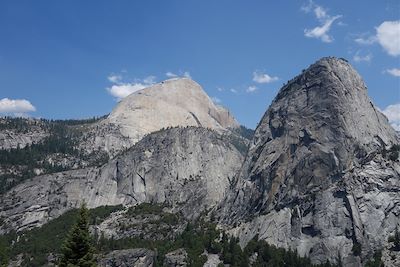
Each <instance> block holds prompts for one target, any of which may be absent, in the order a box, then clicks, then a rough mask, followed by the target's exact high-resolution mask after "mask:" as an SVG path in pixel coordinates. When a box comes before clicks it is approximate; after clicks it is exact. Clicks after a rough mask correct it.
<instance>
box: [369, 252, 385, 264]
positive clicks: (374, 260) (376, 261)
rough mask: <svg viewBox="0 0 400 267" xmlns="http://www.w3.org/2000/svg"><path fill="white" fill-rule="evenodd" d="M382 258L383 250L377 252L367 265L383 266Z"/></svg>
mask: <svg viewBox="0 0 400 267" xmlns="http://www.w3.org/2000/svg"><path fill="white" fill-rule="evenodd" d="M381 258H382V252H381V251H377V252H375V253H374V257H373V258H372V259H370V260H369V261H367V262H366V263H365V267H383V263H382V261H381Z"/></svg>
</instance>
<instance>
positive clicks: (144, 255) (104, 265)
mask: <svg viewBox="0 0 400 267" xmlns="http://www.w3.org/2000/svg"><path fill="white" fill-rule="evenodd" d="M155 256H156V253H155V252H154V251H151V250H148V249H143V248H139V249H125V250H114V251H112V252H110V253H108V254H107V255H104V256H103V257H102V258H101V259H100V260H99V262H98V266H101V267H114V266H121V267H128V266H129V267H131V266H133V267H151V266H153V265H154V258H155Z"/></svg>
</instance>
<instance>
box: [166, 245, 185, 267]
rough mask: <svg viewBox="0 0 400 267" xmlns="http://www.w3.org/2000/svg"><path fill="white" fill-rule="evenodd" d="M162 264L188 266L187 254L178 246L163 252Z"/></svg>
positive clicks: (168, 266) (170, 266)
mask: <svg viewBox="0 0 400 267" xmlns="http://www.w3.org/2000/svg"><path fill="white" fill-rule="evenodd" d="M164 266H166V267H186V266H188V255H187V252H186V250H185V249H183V248H180V249H177V250H174V251H171V252H169V253H167V254H165V259H164Z"/></svg>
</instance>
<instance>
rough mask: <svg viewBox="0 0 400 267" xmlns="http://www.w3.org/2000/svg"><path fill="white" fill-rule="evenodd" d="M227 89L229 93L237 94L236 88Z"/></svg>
mask: <svg viewBox="0 0 400 267" xmlns="http://www.w3.org/2000/svg"><path fill="white" fill-rule="evenodd" d="M229 91H230V92H231V93H234V94H237V93H238V91H237V90H236V89H234V88H231V89H229Z"/></svg>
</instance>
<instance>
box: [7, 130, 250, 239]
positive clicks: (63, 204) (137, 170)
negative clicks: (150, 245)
mask: <svg viewBox="0 0 400 267" xmlns="http://www.w3.org/2000/svg"><path fill="white" fill-rule="evenodd" d="M242 160H243V156H242V155H241V153H240V152H239V151H238V150H237V149H236V148H235V146H234V145H233V144H231V143H229V142H227V141H225V140H224V138H223V137H222V135H220V134H218V133H216V132H214V131H212V130H208V129H205V128H198V127H187V128H172V129H167V130H161V131H158V132H155V133H152V134H150V135H148V136H146V137H145V138H143V139H142V140H141V141H139V142H138V143H137V144H136V145H135V146H134V147H132V148H131V149H130V150H128V151H126V152H124V153H123V154H121V155H119V156H118V157H116V158H115V159H113V160H111V161H109V162H108V163H107V164H105V165H103V166H101V167H91V168H86V169H79V170H72V171H66V172H60V173H54V174H49V175H43V176H38V177H35V178H33V179H31V180H28V181H26V182H24V183H22V184H20V185H18V186H15V187H13V188H12V189H11V190H9V191H8V192H7V193H5V194H3V195H2V196H1V198H0V202H1V203H2V204H1V211H0V217H1V218H2V219H3V223H2V225H1V230H2V231H8V230H10V229H16V230H23V229H29V228H32V227H36V226H40V225H42V224H43V223H45V222H47V221H48V220H51V219H52V218H55V217H57V216H59V215H60V214H62V213H64V212H65V211H67V210H69V209H71V208H75V207H78V206H79V205H80V203H81V202H82V201H85V202H86V203H87V206H88V207H89V208H95V207H98V206H102V205H118V204H124V205H128V206H129V205H136V204H140V203H143V202H147V203H164V204H166V205H167V206H169V207H170V208H171V209H172V210H174V212H178V211H181V212H182V213H183V214H185V217H186V218H192V217H198V216H199V215H200V213H201V212H202V211H204V210H205V209H207V208H211V207H213V206H214V205H215V204H216V203H218V202H220V200H221V199H222V198H223V197H224V191H225V189H226V188H227V187H228V185H229V183H230V180H231V179H232V177H233V176H234V175H235V173H236V172H237V170H238V169H239V168H240V165H241V162H242Z"/></svg>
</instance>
